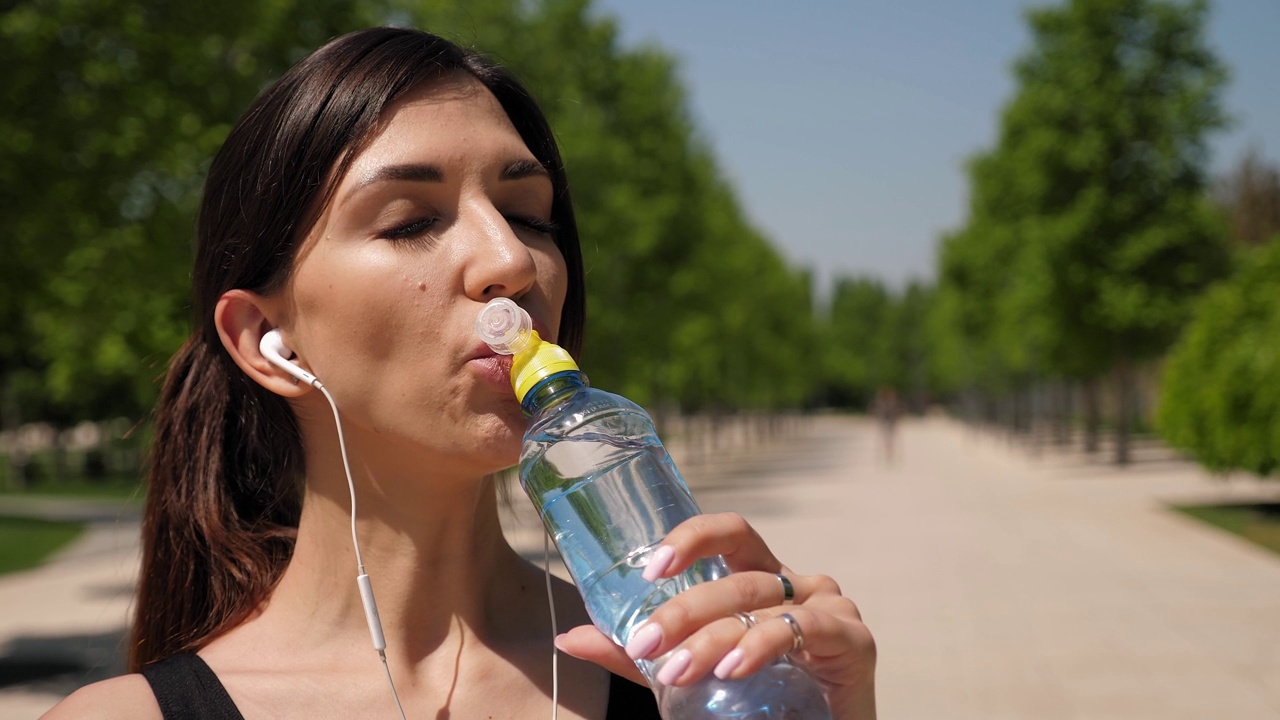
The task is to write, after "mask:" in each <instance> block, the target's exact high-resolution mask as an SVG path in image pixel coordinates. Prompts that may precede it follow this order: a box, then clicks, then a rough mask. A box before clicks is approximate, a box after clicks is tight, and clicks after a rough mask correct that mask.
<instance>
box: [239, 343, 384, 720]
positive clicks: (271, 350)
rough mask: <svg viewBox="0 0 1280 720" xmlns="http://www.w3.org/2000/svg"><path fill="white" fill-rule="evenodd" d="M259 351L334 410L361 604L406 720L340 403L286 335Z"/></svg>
mask: <svg viewBox="0 0 1280 720" xmlns="http://www.w3.org/2000/svg"><path fill="white" fill-rule="evenodd" d="M258 349H259V350H261V351H262V355H263V357H265V358H266V359H267V360H269V361H270V362H271V364H272V365H275V366H276V367H278V368H280V369H281V370H284V371H285V372H287V373H289V375H290V376H292V377H293V378H294V379H296V380H298V381H300V382H304V383H306V384H308V385H310V386H311V387H313V388H315V389H317V390H319V391H320V393H321V394H323V395H324V398H325V400H328V401H329V407H330V409H332V410H333V422H334V424H335V425H336V426H337V430H338V447H339V448H340V450H341V452H342V469H343V471H344V472H345V473H346V476H347V488H348V489H349V490H350V491H351V544H352V546H353V547H354V549H355V553H356V573H357V574H356V586H357V587H358V588H359V590H360V604H361V605H363V606H364V618H365V621H366V622H368V624H369V635H370V639H372V640H373V649H374V650H376V651H377V652H378V656H379V657H380V658H382V668H383V670H385V671H386V673H387V683H388V684H389V685H390V686H391V696H392V697H393V698H394V699H395V702H396V709H397V710H399V711H400V718H401V720H404V708H403V707H401V705H400V696H399V694H398V693H397V692H396V684H395V681H394V680H392V679H391V668H390V667H388V666H387V653H386V649H387V640H386V637H384V636H383V634H382V620H381V619H380V618H379V617H378V603H377V602H376V601H375V600H374V599H373V583H372V582H371V581H370V580H369V574H368V573H366V572H365V570H364V558H363V557H362V556H361V554H360V537H359V536H358V535H357V534H356V484H355V481H354V480H352V478H351V462H350V461H349V460H348V459H347V441H346V438H345V437H343V433H342V418H341V417H340V416H339V415H338V404H337V403H336V402H334V400H333V396H332V395H330V394H329V390H328V388H326V387H325V386H324V383H322V382H320V379H319V378H317V377H316V376H315V375H312V374H311V373H309V372H307V371H306V370H303V369H302V368H300V367H298V365H297V364H296V363H294V362H292V361H290V360H289V359H288V358H287V357H286V355H288V356H292V355H293V351H292V350H290V349H289V348H288V347H287V346H286V345H285V344H284V336H283V335H282V334H281V332H280V331H279V330H271V331H268V332H267V334H265V335H263V336H262V340H261V341H259V342H258Z"/></svg>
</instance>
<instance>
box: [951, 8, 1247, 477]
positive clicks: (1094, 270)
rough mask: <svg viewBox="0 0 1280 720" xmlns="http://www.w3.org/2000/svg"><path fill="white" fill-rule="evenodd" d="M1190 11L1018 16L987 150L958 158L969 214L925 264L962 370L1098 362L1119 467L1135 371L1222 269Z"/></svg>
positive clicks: (1081, 366)
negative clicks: (1005, 88)
mask: <svg viewBox="0 0 1280 720" xmlns="http://www.w3.org/2000/svg"><path fill="white" fill-rule="evenodd" d="M1206 14H1207V10H1206V6H1205V4H1204V3H1203V2H1191V3H1186V4H1183V3H1176V2H1166V1H1160V0H1071V1H1070V2H1067V3H1065V4H1064V5H1061V6H1054V7H1046V8H1036V9H1033V10H1031V11H1030V12H1028V15H1027V17H1028V21H1029V24H1030V26H1031V31H1032V38H1033V43H1032V48H1031V50H1030V51H1029V52H1028V53H1027V54H1026V55H1024V56H1023V57H1022V58H1021V59H1020V60H1019V61H1018V63H1017V65H1016V68H1015V75H1016V78H1017V89H1016V92H1015V95H1014V97H1013V99H1012V100H1011V101H1010V103H1009V104H1008V106H1007V107H1006V108H1005V110H1004V112H1003V114H1002V118H1001V127H1000V134H999V140H998V143H997V145H996V147H995V148H994V149H993V150H992V151H991V152H989V153H987V154H985V155H984V156H982V157H981V158H979V159H977V160H976V161H975V162H974V163H973V164H972V166H971V178H972V185H973V188H974V201H973V207H972V209H971V217H970V220H969V225H968V226H967V227H966V228H965V229H964V230H963V231H961V232H960V233H958V234H957V235H956V236H954V237H953V239H951V240H950V241H948V243H944V248H943V253H942V258H941V260H942V263H941V264H942V268H943V270H942V278H941V284H942V285H943V287H942V288H941V289H940V293H941V294H942V295H943V306H944V307H946V308H949V310H948V312H950V313H952V314H953V315H954V318H955V320H956V321H957V322H959V323H960V324H961V327H960V329H959V331H958V332H959V334H960V335H961V336H962V337H963V338H964V339H965V342H966V344H967V346H968V347H969V348H970V349H971V352H970V353H969V354H970V355H971V356H974V357H976V358H977V360H976V362H974V363H973V366H975V367H977V368H991V367H995V368H998V369H999V371H1000V372H1003V373H1009V374H1011V375H1012V376H1013V377H1015V378H1016V377H1018V376H1021V375H1023V374H1025V373H1030V374H1036V375H1039V374H1047V375H1051V376H1064V377H1073V378H1080V379H1085V378H1093V377H1097V376H1099V375H1101V374H1102V373H1104V372H1107V371H1111V372H1113V373H1114V377H1115V378H1116V380H1117V391H1118V396H1119V397H1120V399H1121V411H1120V412H1119V413H1118V417H1117V428H1118V431H1117V434H1118V438H1119V442H1118V443H1117V460H1118V461H1119V462H1125V461H1126V460H1127V453H1128V445H1127V431H1128V421H1129V415H1130V409H1129V407H1128V403H1127V400H1128V399H1129V398H1130V397H1131V385H1132V376H1133V371H1134V367H1135V366H1136V365H1137V364H1138V363H1141V362H1144V361H1147V360H1150V359H1152V358H1155V357H1157V356H1159V354H1160V353H1162V352H1163V351H1164V350H1165V349H1166V348H1167V347H1168V345H1169V343H1170V342H1171V341H1172V339H1173V338H1174V337H1175V336H1176V334H1177V332H1178V330H1179V329H1180V328H1181V327H1182V325H1183V324H1184V323H1185V322H1186V320H1187V318H1188V316H1189V313H1190V307H1191V303H1192V301H1193V300H1194V298H1195V297H1196V295H1197V294H1198V293H1199V292H1200V291H1201V290H1202V289H1203V288H1204V287H1205V286H1206V285H1207V284H1208V283H1209V282H1211V281H1213V280H1214V279H1216V278H1218V277H1220V276H1221V274H1222V273H1223V271H1224V270H1225V267H1226V254H1225V251H1224V246H1223V243H1222V240H1221V235H1222V232H1221V228H1220V226H1219V223H1218V222H1217V220H1216V219H1215V217H1214V213H1213V212H1212V211H1211V209H1210V207H1209V206H1208V204H1207V203H1206V201H1205V190H1206V184H1207V178H1206V147H1205V142H1206V137H1207V135H1208V133H1210V132H1211V131H1213V130H1215V129H1217V128H1219V127H1221V126H1222V125H1223V124H1224V122H1225V118H1224V116H1223V114H1222V112H1221V110H1220V105H1219V90H1220V87H1221V85H1222V83H1223V81H1224V78H1225V71H1224V70H1223V68H1222V66H1221V65H1220V63H1219V62H1218V61H1217V59H1216V58H1215V57H1214V56H1213V54H1212V53H1211V52H1210V51H1209V49H1208V48H1207V46H1206V44H1205V42H1204V38H1203V28H1204V24H1205V19H1206ZM992 273H995V274H996V275H997V277H995V278H993V277H990V274H992ZM984 314H985V315H986V316H987V318H986V319H984V318H983V317H982V316H983V315H984ZM952 344H953V345H954V343H952ZM1015 382H1016V381H1015Z"/></svg>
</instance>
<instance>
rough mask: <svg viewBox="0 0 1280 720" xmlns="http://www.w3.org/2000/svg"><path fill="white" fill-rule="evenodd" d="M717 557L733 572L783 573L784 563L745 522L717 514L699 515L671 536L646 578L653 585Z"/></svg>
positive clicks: (655, 558) (736, 516)
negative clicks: (698, 562) (654, 582)
mask: <svg viewBox="0 0 1280 720" xmlns="http://www.w3.org/2000/svg"><path fill="white" fill-rule="evenodd" d="M664 548H669V550H664ZM714 555H720V556H722V557H724V559H725V562H726V563H727V564H728V565H729V569H730V570H733V571H739V570H768V571H770V572H781V571H782V570H783V567H782V563H781V562H779V561H778V558H777V557H775V556H774V554H773V552H772V551H770V550H769V546H768V545H766V544H765V542H764V540H763V539H761V537H760V534H759V533H757V532H756V531H755V528H753V527H751V524H750V523H748V522H747V521H746V519H745V518H743V517H742V516H741V515H739V514H737V513H717V514H710V515H695V516H694V517H691V518H689V519H688V520H685V521H684V522H682V523H680V524H679V525H677V526H676V527H675V529H673V530H672V531H671V532H670V533H668V534H667V536H666V537H665V538H663V540H662V545H661V546H660V547H659V548H658V549H657V550H656V551H655V552H654V554H653V556H652V558H651V560H650V565H649V567H647V568H645V573H644V578H645V579H646V580H648V581H649V582H653V581H655V580H657V579H658V578H663V577H671V576H673V575H677V574H679V573H681V572H684V571H685V570H686V569H688V568H689V566H690V565H692V564H693V563H695V562H697V561H698V560H700V559H702V558H705V557H712V556H714Z"/></svg>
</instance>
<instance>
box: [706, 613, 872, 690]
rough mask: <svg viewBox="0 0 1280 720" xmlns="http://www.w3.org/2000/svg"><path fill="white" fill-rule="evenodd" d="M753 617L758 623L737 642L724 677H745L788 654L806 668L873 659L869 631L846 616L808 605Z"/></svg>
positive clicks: (758, 614)
mask: <svg viewBox="0 0 1280 720" xmlns="http://www.w3.org/2000/svg"><path fill="white" fill-rule="evenodd" d="M784 614H786V615H789V616H790V617H791V619H792V622H791V623H788V622H787V621H786V620H784V619H783V617H782V616H783V615H784ZM755 615H756V617H757V618H758V619H759V621H760V622H759V624H758V625H757V626H756V627H754V628H752V630H751V632H749V633H747V634H745V635H744V636H743V637H742V639H741V640H740V641H739V642H738V645H737V647H736V648H735V649H736V650H740V651H741V653H742V657H741V660H740V661H739V662H737V663H735V664H734V666H733V667H732V669H731V670H730V671H729V672H728V673H726V674H725V675H724V676H725V677H726V678H742V677H746V676H748V675H750V674H751V673H754V672H756V671H757V670H759V669H760V668H762V667H764V666H765V665H766V664H768V663H769V662H772V661H773V660H774V659H775V658H777V657H780V656H782V655H791V656H792V657H793V658H794V659H797V660H800V661H803V662H804V664H805V665H808V666H810V667H815V666H825V665H827V664H829V663H828V661H833V660H836V661H841V664H842V665H843V664H845V662H848V661H853V660H855V659H857V658H865V657H868V656H870V657H874V645H873V644H872V643H873V642H874V641H872V640H871V634H870V632H869V631H867V629H866V627H865V626H864V625H863V624H862V623H861V622H860V621H857V620H854V619H852V618H850V617H840V616H837V615H834V614H832V613H830V612H825V611H823V610H819V609H816V608H814V607H810V606H805V607H788V608H785V609H784V608H774V609H772V610H769V611H761V612H758V613H755ZM793 624H794V629H793ZM797 634H798V635H799V643H798V645H799V646H798V647H797ZM872 662H874V661H872ZM823 679H825V678H823Z"/></svg>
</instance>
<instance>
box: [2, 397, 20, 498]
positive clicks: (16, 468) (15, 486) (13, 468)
mask: <svg viewBox="0 0 1280 720" xmlns="http://www.w3.org/2000/svg"><path fill="white" fill-rule="evenodd" d="M21 422H22V413H21V410H20V408H19V407H18V398H17V397H16V393H14V392H12V391H11V390H10V385H9V383H7V382H3V381H0V430H6V431H9V432H12V433H14V444H13V447H11V448H9V452H8V454H7V455H6V456H5V477H6V478H7V479H8V481H9V489H10V490H21V489H22V488H23V487H24V486H25V485H26V462H25V460H26V458H25V453H23V451H22V449H21V448H19V447H18V443H17V431H18V425H19V423H21Z"/></svg>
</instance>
